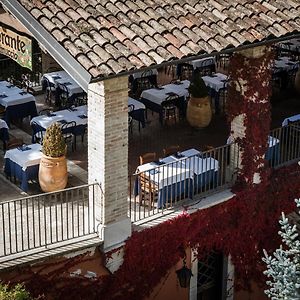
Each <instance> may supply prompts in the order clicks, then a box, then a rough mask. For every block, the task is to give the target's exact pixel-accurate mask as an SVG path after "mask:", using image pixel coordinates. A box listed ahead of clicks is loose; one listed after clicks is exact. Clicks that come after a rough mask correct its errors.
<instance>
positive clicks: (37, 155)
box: [4, 144, 42, 171]
mask: <svg viewBox="0 0 300 300" xmlns="http://www.w3.org/2000/svg"><path fill="white" fill-rule="evenodd" d="M27 147H29V148H30V150H26V151H21V150H19V149H18V148H15V149H12V150H8V151H6V153H5V156H4V158H9V159H10V160H11V161H13V162H15V163H16V164H18V165H19V166H21V167H22V169H23V171H25V170H26V169H27V168H28V167H30V166H35V165H38V164H39V163H40V159H41V157H42V152H41V149H42V146H41V145H40V144H32V145H28V146H27Z"/></svg>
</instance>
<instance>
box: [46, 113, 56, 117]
mask: <svg viewBox="0 0 300 300" xmlns="http://www.w3.org/2000/svg"><path fill="white" fill-rule="evenodd" d="M55 116H56V114H53V113H47V117H55Z"/></svg>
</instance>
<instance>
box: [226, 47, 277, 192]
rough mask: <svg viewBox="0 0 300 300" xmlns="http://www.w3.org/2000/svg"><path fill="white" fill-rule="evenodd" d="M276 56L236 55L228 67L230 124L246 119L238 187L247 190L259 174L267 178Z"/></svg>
mask: <svg viewBox="0 0 300 300" xmlns="http://www.w3.org/2000/svg"><path fill="white" fill-rule="evenodd" d="M273 58H274V53H273V52H272V51H271V50H270V48H266V51H265V54H264V55H262V56H261V57H259V58H248V57H246V56H244V55H242V54H240V53H238V52H236V53H234V54H233V56H232V58H231V60H230V65H229V78H230V82H229V86H228V98H229V101H228V121H230V122H232V120H233V119H234V118H235V117H237V116H239V115H241V114H244V115H245V119H244V126H245V129H246V130H245V136H244V137H243V138H240V139H239V140H238V142H239V144H240V147H241V150H242V161H241V164H242V166H243V168H242V170H241V172H240V174H239V177H238V184H237V186H238V185H239V184H240V185H241V187H240V188H245V187H247V186H249V185H250V186H251V185H252V184H253V176H254V174H255V173H259V174H260V177H261V179H262V180H266V179H267V178H268V174H267V173H266V172H268V171H266V168H264V165H265V160H264V155H265V153H266V151H267V147H268V144H267V138H268V134H269V132H270V120H271V115H270V96H271V84H270V83H271V63H272V61H273Z"/></svg>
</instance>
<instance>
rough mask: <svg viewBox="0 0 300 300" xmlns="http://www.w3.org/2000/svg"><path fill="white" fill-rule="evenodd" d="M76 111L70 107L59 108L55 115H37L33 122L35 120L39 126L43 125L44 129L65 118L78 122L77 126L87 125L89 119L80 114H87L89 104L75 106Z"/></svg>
mask: <svg viewBox="0 0 300 300" xmlns="http://www.w3.org/2000/svg"><path fill="white" fill-rule="evenodd" d="M75 109H76V110H75V111H71V110H68V109H64V110H59V111H55V112H53V114H54V115H55V116H49V117H48V116H47V115H43V116H37V117H34V118H32V120H31V123H32V122H35V123H37V124H38V125H39V126H41V127H43V128H44V129H47V128H48V127H49V126H50V125H51V124H53V123H55V122H58V121H60V120H65V121H67V122H72V121H75V122H76V126H78V125H86V124H87V121H88V119H87V118H80V117H79V116H80V115H87V106H86V105H83V106H78V107H76V108H75Z"/></svg>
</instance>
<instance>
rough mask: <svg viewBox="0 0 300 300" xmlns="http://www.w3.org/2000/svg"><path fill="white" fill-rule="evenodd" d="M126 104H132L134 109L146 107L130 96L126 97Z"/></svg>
mask: <svg viewBox="0 0 300 300" xmlns="http://www.w3.org/2000/svg"><path fill="white" fill-rule="evenodd" d="M128 105H134V110H138V109H146V106H145V104H143V103H142V102H140V101H138V100H135V99H133V98H131V97H128Z"/></svg>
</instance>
